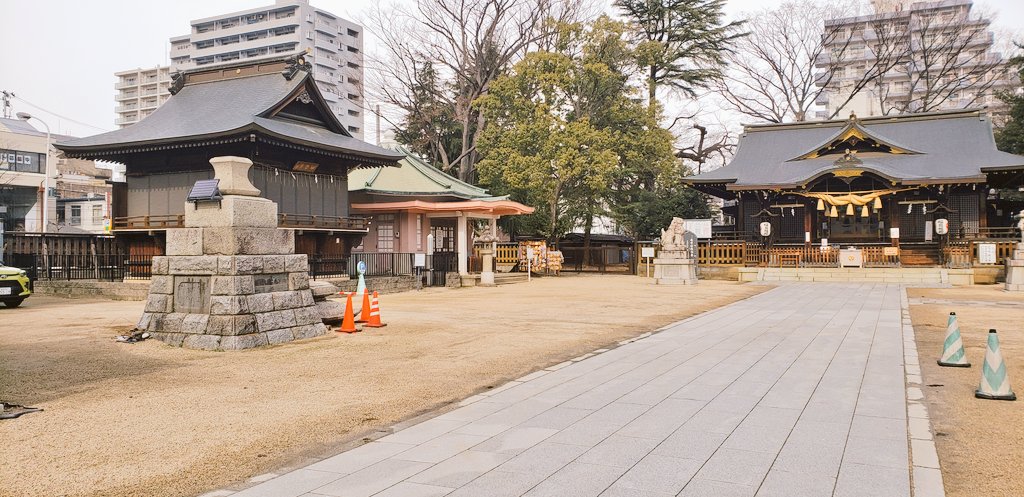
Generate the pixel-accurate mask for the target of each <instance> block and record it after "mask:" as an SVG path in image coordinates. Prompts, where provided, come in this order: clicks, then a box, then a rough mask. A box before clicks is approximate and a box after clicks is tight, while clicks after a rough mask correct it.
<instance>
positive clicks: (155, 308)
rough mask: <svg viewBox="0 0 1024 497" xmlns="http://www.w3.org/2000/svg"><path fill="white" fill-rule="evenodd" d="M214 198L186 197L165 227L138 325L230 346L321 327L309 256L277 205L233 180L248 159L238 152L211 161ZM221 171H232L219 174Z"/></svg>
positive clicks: (168, 337)
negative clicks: (178, 219)
mask: <svg viewBox="0 0 1024 497" xmlns="http://www.w3.org/2000/svg"><path fill="white" fill-rule="evenodd" d="M211 163H214V165H215V166H218V167H217V174H218V179H220V180H221V184H220V188H221V191H222V192H227V191H235V192H244V193H245V195H233V194H228V195H224V199H223V200H222V201H221V203H220V205H218V204H217V203H216V202H204V203H200V204H198V205H193V204H191V203H186V205H185V227H184V228H176V229H169V230H167V247H166V253H167V255H166V256H158V257H154V258H153V273H152V274H153V276H152V280H151V282H150V289H149V297H148V299H147V301H146V308H145V312H143V314H142V318H141V319H140V320H139V328H140V329H142V330H146V331H149V332H150V333H152V335H153V337H155V338H157V339H159V340H162V341H164V342H167V343H169V344H171V345H176V346H181V347H187V348H195V349H208V350H236V349H247V348H252V347H258V346H261V345H271V344H276V343H282V342H287V341H291V340H297V339H302V338H311V337H315V336H319V335H323V334H325V333H326V331H327V329H326V327H325V326H324V325H323V323H322V322H321V316H320V312H319V311H318V309H317V307H316V304H315V302H314V300H313V294H312V293H311V292H310V289H309V263H308V261H307V259H306V255H305V254H295V253H294V247H295V233H294V231H292V230H287V229H278V228H277V204H275V203H274V202H272V201H270V200H267V199H263V198H259V197H252V196H248V195H250V194H251V192H252V191H255V192H256V193H257V194H258V193H259V191H258V190H255V189H252V188H251V185H248V180H247V179H246V180H245V182H244V183H245V184H242V185H235V184H234V183H233V182H234V181H238V178H246V173H245V170H247V169H248V167H249V166H251V165H252V162H250V161H249V160H248V159H244V158H240V157H218V158H215V159H213V160H211ZM224 170H229V171H232V173H231V174H230V175H227V177H225V178H221V177H219V175H220V174H221V173H222V171H224Z"/></svg>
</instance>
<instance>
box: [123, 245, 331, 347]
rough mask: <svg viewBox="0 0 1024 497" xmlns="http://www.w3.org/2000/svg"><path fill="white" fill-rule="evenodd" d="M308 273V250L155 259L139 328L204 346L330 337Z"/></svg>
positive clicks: (180, 342) (162, 337)
mask: <svg viewBox="0 0 1024 497" xmlns="http://www.w3.org/2000/svg"><path fill="white" fill-rule="evenodd" d="M307 271H308V262H307V259H306V255H305V254H288V255H234V256H223V255H222V256H217V255H201V256H157V257H154V258H153V276H152V280H151V283H150V291H149V298H148V299H147V301H146V308H145V312H143V314H142V318H141V319H140V320H139V329H141V330H146V331H149V332H150V333H151V334H152V335H153V337H154V338H156V339H158V340H161V341H163V342H166V343H168V344H170V345H174V346H178V347H186V348H190V349H205V350H238V349H248V348H253V347H260V346H263V345H273V344H277V343H282V342H287V341H291V340H298V339H302V338H312V337H316V336H320V335H324V334H326V333H327V328H326V327H325V326H324V324H323V322H322V320H321V316H320V311H319V310H318V309H317V307H316V304H315V302H314V300H313V294H312V293H311V292H310V290H309V276H308V272H307Z"/></svg>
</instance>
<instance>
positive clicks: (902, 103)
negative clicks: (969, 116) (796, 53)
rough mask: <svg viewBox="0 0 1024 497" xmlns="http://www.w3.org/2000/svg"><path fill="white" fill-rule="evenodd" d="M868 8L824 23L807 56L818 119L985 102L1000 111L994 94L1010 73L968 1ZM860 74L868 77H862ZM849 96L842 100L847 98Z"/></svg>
mask: <svg viewBox="0 0 1024 497" xmlns="http://www.w3.org/2000/svg"><path fill="white" fill-rule="evenodd" d="M872 6H873V7H874V13H873V14H870V15H865V16H859V17H850V18H842V19H833V20H829V21H826V23H825V33H826V34H825V40H826V47H825V50H824V51H823V53H822V54H821V55H820V56H819V57H818V59H817V60H816V61H815V66H816V68H817V69H819V70H821V72H820V73H819V74H818V85H819V86H824V87H825V88H826V91H825V92H823V93H822V94H821V95H820V96H819V97H818V99H817V101H816V103H818V104H819V105H823V106H824V107H825V110H824V111H819V112H817V117H818V118H822V119H823V118H828V117H832V116H835V117H836V118H845V117H846V116H849V115H850V112H855V113H856V114H857V115H858V116H872V115H892V114H903V113H912V112H931V111H942V110H950V109H960V108H968V107H987V108H988V111H989V113H990V114H992V115H993V117H994V118H995V119H997V120H998V119H999V117H1000V116H1001V115H1003V114H1005V112H1006V110H1007V109H1006V106H1005V104H1004V103H1003V102H1002V101H1001V100H999V98H998V96H997V94H998V93H999V91H1002V90H1007V89H1011V88H1013V87H1014V86H1015V85H1016V84H1017V77H1016V75H1015V73H1014V72H1013V71H1012V70H1009V69H1008V67H1007V64H1006V60H1005V59H1004V57H1003V55H1002V54H1001V53H999V52H997V51H996V50H994V48H993V45H994V42H995V37H994V35H993V33H992V31H991V30H990V29H989V23H990V21H989V20H988V19H986V18H982V17H979V16H977V15H973V14H972V12H971V9H972V7H973V4H972V1H971V0H943V1H932V2H908V1H899V0H874V1H872ZM865 75H871V76H870V77H869V78H868V79H869V81H866V80H865ZM851 94H852V95H853V97H850V95H851Z"/></svg>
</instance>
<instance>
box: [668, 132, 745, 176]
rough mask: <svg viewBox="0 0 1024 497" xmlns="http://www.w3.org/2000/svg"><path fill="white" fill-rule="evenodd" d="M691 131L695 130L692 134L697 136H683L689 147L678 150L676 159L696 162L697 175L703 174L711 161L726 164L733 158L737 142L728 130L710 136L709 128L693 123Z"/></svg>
mask: <svg viewBox="0 0 1024 497" xmlns="http://www.w3.org/2000/svg"><path fill="white" fill-rule="evenodd" d="M691 129H692V130H693V133H691V134H695V135H696V136H681V138H683V139H684V141H685V142H686V143H689V145H686V146H684V147H681V148H679V149H678V150H676V157H678V158H680V159H683V160H688V161H690V162H695V163H696V164H697V174H700V173H701V172H702V170H703V169H704V165H705V164H707V163H708V161H709V160H711V159H717V161H718V162H720V163H721V164H724V163H725V162H726V161H728V160H729V157H731V156H732V152H733V149H734V148H735V147H736V140H735V138H734V137H733V136H732V134H731V133H730V132H729V130H728V129H723V130H722V131H720V132H713V133H711V134H709V133H708V128H707V126H704V125H701V124H698V123H693V126H692V128H691Z"/></svg>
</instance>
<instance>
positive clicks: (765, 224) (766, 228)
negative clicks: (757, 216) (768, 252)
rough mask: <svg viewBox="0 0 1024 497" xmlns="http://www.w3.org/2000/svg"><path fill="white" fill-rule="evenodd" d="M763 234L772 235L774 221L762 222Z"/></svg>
mask: <svg viewBox="0 0 1024 497" xmlns="http://www.w3.org/2000/svg"><path fill="white" fill-rule="evenodd" d="M761 236H772V223H769V222H768V221H765V222H763V223H761Z"/></svg>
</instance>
